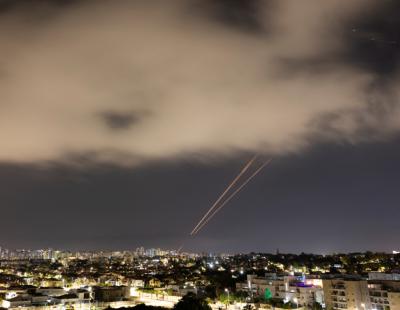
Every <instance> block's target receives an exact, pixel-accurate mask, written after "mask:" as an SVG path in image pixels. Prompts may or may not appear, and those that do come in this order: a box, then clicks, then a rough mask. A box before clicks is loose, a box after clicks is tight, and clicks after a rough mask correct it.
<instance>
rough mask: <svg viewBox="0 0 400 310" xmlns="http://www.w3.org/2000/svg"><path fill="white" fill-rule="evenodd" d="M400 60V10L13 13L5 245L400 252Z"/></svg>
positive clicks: (132, 4)
mask: <svg viewBox="0 0 400 310" xmlns="http://www.w3.org/2000/svg"><path fill="white" fill-rule="evenodd" d="M399 56H400V3H399V2H398V1H396V0H392V1H390V0H386V1H372V0H371V1H362V0H354V1H334V0H327V1H323V2H321V1H317V0H304V1H289V0H287V1H286V0H283V1H277V0H276V1H262V0H260V1H256V0H252V1H250V0H243V1H241V0H226V1H218V0H214V1H212V0H203V1H200V0H198V1H197V0H187V1H183V0H182V1H179V0H174V1H157V0H154V1H123V0H122V1H105V0H104V1H103V0H98V1H90V0H87V1H84V0H81V1H79V0H76V1H67V0H64V1H50V0H48V1H44V0H38V1H28V0H26V1H15V0H9V1H1V0H0V98H1V99H0V109H1V110H0V218H1V222H0V246H3V247H9V248H33V249H35V248H43V247H52V248H58V249H90V250H92V249H134V248H136V247H138V246H144V247H160V248H164V249H177V248H178V247H179V246H180V245H181V244H182V242H183V241H185V249H186V250H193V251H198V252H202V251H205V252H230V253H236V252H250V251H260V252H262V251H265V252H275V251H276V249H279V250H280V251H281V252H302V251H304V252H316V253H332V252H340V251H345V252H348V251H363V250H379V251H392V250H398V249H399V248H400V243H399V235H400V225H399V223H400V222H399V219H400V208H399V206H400V195H399V189H398V188H399V184H400V161H399V159H400V104H399V99H400V92H399V89H400V88H399V86H400V78H399V68H398V61H399V59H400V57H399ZM254 154H259V157H258V158H259V162H261V161H262V160H266V159H268V158H273V161H272V162H271V164H270V165H269V166H267V167H266V168H265V169H264V170H263V171H262V172H261V173H260V174H259V175H257V177H256V178H254V179H253V180H252V181H251V183H249V185H248V186H247V187H246V188H245V189H244V190H243V191H242V192H241V193H240V195H237V196H236V197H235V198H234V199H233V200H232V201H231V203H229V204H228V205H226V207H225V208H224V209H223V210H222V211H221V212H219V213H218V214H217V215H216V216H215V218H213V219H212V220H211V221H210V222H209V224H208V225H207V226H206V227H205V228H204V229H203V230H202V231H201V232H200V233H199V234H198V235H197V236H196V237H194V238H188V234H189V232H190V231H191V230H192V228H193V226H194V225H195V224H196V222H197V221H198V220H199V219H200V218H201V217H202V215H203V214H204V213H205V212H206V211H207V210H208V208H209V207H210V206H211V204H212V203H213V201H214V200H215V199H216V198H217V197H218V195H219V194H220V193H221V192H222V191H223V190H224V189H225V187H226V186H227V184H228V183H229V182H230V181H231V180H232V179H233V178H234V177H235V176H236V175H237V173H238V172H239V171H240V170H241V168H242V167H243V165H244V164H245V163H246V161H248V160H249V159H250V158H251V157H252V156H254Z"/></svg>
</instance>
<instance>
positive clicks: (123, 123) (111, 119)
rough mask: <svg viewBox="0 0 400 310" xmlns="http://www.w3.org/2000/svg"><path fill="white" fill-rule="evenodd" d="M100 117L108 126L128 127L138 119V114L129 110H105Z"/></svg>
mask: <svg viewBox="0 0 400 310" xmlns="http://www.w3.org/2000/svg"><path fill="white" fill-rule="evenodd" d="M102 118H103V120H104V121H105V122H106V125H107V126H108V127H109V128H111V129H115V130H121V129H128V128H130V127H131V126H133V125H134V124H135V123H137V122H139V121H140V116H139V115H138V114H137V113H129V112H128V113H121V112H105V113H102Z"/></svg>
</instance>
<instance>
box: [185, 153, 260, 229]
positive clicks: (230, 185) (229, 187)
mask: <svg viewBox="0 0 400 310" xmlns="http://www.w3.org/2000/svg"><path fill="white" fill-rule="evenodd" d="M256 158H257V155H254V157H253V158H252V159H250V160H249V161H248V163H247V164H246V165H245V166H244V167H243V168H242V171H240V173H239V174H238V175H237V176H236V177H235V178H234V179H233V181H232V182H231V183H230V184H229V185H228V187H227V188H226V189H225V191H224V192H223V193H222V194H221V195H220V196H219V197H218V199H217V200H216V201H215V202H214V204H213V205H212V206H211V208H210V209H209V210H208V211H207V213H206V214H205V215H204V216H203V217H202V218H201V220H200V221H199V222H198V223H197V225H196V226H195V227H194V228H193V230H192V232H191V233H190V235H193V233H194V232H195V231H196V229H197V228H198V227H199V226H200V225H201V224H202V222H203V221H204V220H205V219H206V218H207V216H208V215H209V214H210V213H211V212H212V211H213V209H214V208H215V207H216V206H217V205H218V203H219V202H220V201H221V200H222V199H223V198H224V196H225V195H226V194H227V193H228V192H229V190H230V189H231V188H232V187H233V186H234V185H235V184H236V183H237V181H238V180H239V178H240V177H241V176H242V175H243V174H244V173H245V172H246V171H247V169H249V167H250V166H251V165H252V164H253V162H254V161H255V160H256Z"/></svg>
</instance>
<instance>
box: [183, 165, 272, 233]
mask: <svg viewBox="0 0 400 310" xmlns="http://www.w3.org/2000/svg"><path fill="white" fill-rule="evenodd" d="M271 161H272V159H269V160H267V161H266V162H265V163H264V164H262V165H261V167H259V168H258V169H257V170H256V171H255V172H254V173H253V174H252V175H251V176H249V177H248V178H247V179H246V181H244V182H243V183H242V185H240V186H239V187H238V188H237V189H236V190H235V191H234V192H233V193H232V194H231V195H230V196H229V197H228V198H227V199H226V200H224V202H223V203H222V204H221V205H220V206H218V207H217V208H216V209H215V210H214V211H213V213H212V214H211V215H210V216H209V217H208V218H207V219H206V220H205V221H203V222H202V223H201V225H200V226H199V227H198V228H197V229H195V230H194V231H193V232H192V234H194V235H196V234H197V233H198V232H199V231H200V230H201V229H202V228H203V227H204V226H205V225H206V224H207V223H208V222H209V221H210V220H211V219H212V218H213V217H214V215H215V214H216V213H217V212H218V211H220V210H221V209H222V208H223V207H224V206H225V205H226V204H227V203H228V202H229V201H230V200H231V199H232V198H233V197H234V196H236V195H237V193H239V192H240V191H241V190H242V189H243V187H245V186H246V185H247V184H248V183H249V182H250V181H251V180H252V179H253V178H254V177H255V176H256V175H257V174H258V173H259V172H260V171H261V170H262V169H263V168H264V167H265V166H267V165H268V164H269V163H270V162H271ZM192 234H191V235H192Z"/></svg>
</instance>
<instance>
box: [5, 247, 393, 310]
mask: <svg viewBox="0 0 400 310" xmlns="http://www.w3.org/2000/svg"><path fill="white" fill-rule="evenodd" d="M185 296H195V297H196V298H199V299H202V300H205V301H206V302H207V303H208V305H209V306H210V307H211V308H212V309H315V310H320V309H328V310H345V309H351V310H400V254H399V253H398V252H396V251H393V253H390V254H389V253H373V252H365V253H349V254H339V253H337V254H330V255H316V254H305V253H302V254H283V253H279V251H278V250H277V251H276V253H274V254H266V253H250V254H236V255H229V254H219V255H216V254H193V253H181V252H177V251H165V250H161V249H144V248H138V249H136V250H134V251H79V252H72V251H58V250H52V249H45V250H9V249H4V248H1V247H0V308H7V309H16V308H18V309H20V310H24V309H27V310H30V309H35V310H39V309H40V308H41V309H42V310H50V309H54V310H66V309H82V310H94V309H106V308H121V307H134V306H135V305H138V304H145V305H148V306H159V307H164V308H172V307H174V306H175V305H176V304H177V303H178V302H179V301H180V300H181V299H182V298H185Z"/></svg>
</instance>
